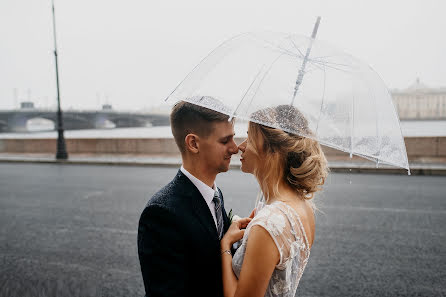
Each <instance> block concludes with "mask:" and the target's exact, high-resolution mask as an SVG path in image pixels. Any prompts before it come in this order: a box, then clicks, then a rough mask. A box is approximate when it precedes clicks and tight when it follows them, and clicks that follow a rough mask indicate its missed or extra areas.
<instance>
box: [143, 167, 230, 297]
mask: <svg viewBox="0 0 446 297" xmlns="http://www.w3.org/2000/svg"><path fill="white" fill-rule="evenodd" d="M219 191H220V190H219ZM220 196H221V198H222V206H223V208H222V209H223V221H224V231H225V232H226V230H227V229H228V227H229V219H228V217H227V214H226V211H225V209H224V203H223V195H221V192H220ZM138 255H139V261H140V264H141V271H142V277H143V280H144V287H145V290H146V296H147V297H152V296H175V297H180V296H206V297H213V296H222V295H223V288H222V275H221V258H220V257H221V254H220V242H219V239H218V236H217V229H216V227H215V223H214V219H213V218H212V215H211V212H210V210H209V207H208V206H207V204H206V202H205V200H204V198H203V196H202V195H201V193H200V191H198V189H197V188H196V187H195V186H194V184H193V183H192V182H191V181H190V180H189V178H187V177H186V176H185V175H184V174H183V173H182V172H181V171H180V170H179V171H178V173H177V175H176V176H175V178H174V179H173V180H172V181H171V182H170V183H169V184H168V185H167V186H165V187H164V188H163V189H161V190H160V191H159V192H158V193H156V194H155V195H154V196H153V197H152V198H151V199H150V200H149V202H148V203H147V205H146V207H145V209H144V211H143V212H142V214H141V218H140V220H139V226H138Z"/></svg>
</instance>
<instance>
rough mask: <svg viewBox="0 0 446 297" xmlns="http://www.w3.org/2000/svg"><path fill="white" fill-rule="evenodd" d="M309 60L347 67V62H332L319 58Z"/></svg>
mask: <svg viewBox="0 0 446 297" xmlns="http://www.w3.org/2000/svg"><path fill="white" fill-rule="evenodd" d="M310 61H313V62H315V63H326V64H332V65H336V66H345V67H349V65H347V64H341V63H334V62H329V61H324V60H319V59H310Z"/></svg>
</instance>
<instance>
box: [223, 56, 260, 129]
mask: <svg viewBox="0 0 446 297" xmlns="http://www.w3.org/2000/svg"><path fill="white" fill-rule="evenodd" d="M263 68H265V64H263V65H262V67H261V68H260V70H259V71H258V72H257V74H256V76H255V77H254V79H253V80H252V82H251V84H250V85H249V87H248V89H247V90H246V91H245V94H243V97H242V99H241V100H240V102H239V103H238V105H237V107H236V108H235V109H234V112H233V113H232V115H231V116H230V117H229V121H231V120H232V118H233V117H234V116H235V113H236V112H237V110H238V108H239V107H240V105H241V104H242V102H243V100H245V97H246V95H247V94H248V92H249V90H250V89H251V87H252V85H253V84H254V82H255V81H256V80H257V77H259V75H260V73H262V70H263Z"/></svg>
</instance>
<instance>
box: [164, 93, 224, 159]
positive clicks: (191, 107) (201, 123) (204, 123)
mask: <svg viewBox="0 0 446 297" xmlns="http://www.w3.org/2000/svg"><path fill="white" fill-rule="evenodd" d="M228 119H229V116H228V115H226V114H223V113H220V112H217V111H214V110H212V109H209V108H205V107H201V106H199V105H195V104H192V103H189V102H186V101H180V102H178V103H177V104H175V106H174V107H173V108H172V112H171V113H170V127H171V129H172V134H173V137H174V139H175V142H176V144H177V146H178V148H179V149H180V152H181V153H182V154H183V153H184V152H186V144H185V138H186V135H188V134H191V133H193V134H197V135H198V136H200V137H204V138H206V137H208V136H209V135H211V133H212V131H213V130H214V125H212V124H213V123H214V122H223V121H228Z"/></svg>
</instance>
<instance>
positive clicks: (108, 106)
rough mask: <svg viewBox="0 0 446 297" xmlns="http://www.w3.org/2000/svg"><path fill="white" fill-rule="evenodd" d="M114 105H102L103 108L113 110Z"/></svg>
mask: <svg viewBox="0 0 446 297" xmlns="http://www.w3.org/2000/svg"><path fill="white" fill-rule="evenodd" d="M112 109H113V107H112V106H111V104H103V105H102V110H112Z"/></svg>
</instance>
